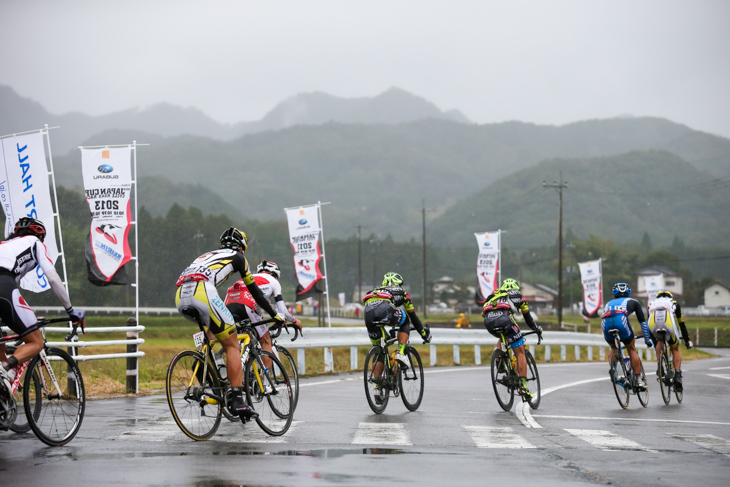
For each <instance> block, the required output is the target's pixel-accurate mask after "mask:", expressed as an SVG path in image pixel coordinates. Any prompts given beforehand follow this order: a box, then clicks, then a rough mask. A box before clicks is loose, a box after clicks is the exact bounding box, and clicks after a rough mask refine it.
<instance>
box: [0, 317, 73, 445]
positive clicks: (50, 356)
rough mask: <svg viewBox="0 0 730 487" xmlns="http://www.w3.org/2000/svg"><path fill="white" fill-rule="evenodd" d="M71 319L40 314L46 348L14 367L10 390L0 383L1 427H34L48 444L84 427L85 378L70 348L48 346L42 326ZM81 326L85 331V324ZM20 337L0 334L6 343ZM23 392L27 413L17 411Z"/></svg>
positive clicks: (60, 442) (21, 430) (20, 430)
mask: <svg viewBox="0 0 730 487" xmlns="http://www.w3.org/2000/svg"><path fill="white" fill-rule="evenodd" d="M68 321H69V319H68V318H53V319H45V318H38V327H39V328H40V329H41V330H42V332H43V349H41V351H40V353H39V354H38V355H36V356H35V357H33V358H32V359H31V360H29V361H27V362H25V363H22V364H19V365H18V366H17V367H15V378H14V380H13V383H12V384H11V390H10V391H8V390H7V389H6V388H5V386H4V385H1V384H0V427H3V428H9V429H11V430H12V431H15V432H17V433H25V432H27V431H29V430H33V433H34V434H35V435H36V437H38V439H39V440H41V441H42V442H43V443H45V444H46V445H49V446H63V445H65V444H67V443H68V442H69V441H71V440H72V439H73V438H74V437H75V436H76V433H78V431H79V429H80V428H81V422H82V421H83V419H84V412H85V410H86V394H85V389H84V381H83V378H82V376H81V370H80V369H79V366H78V363H77V362H76V360H74V358H73V357H72V356H71V355H69V354H68V352H66V351H64V350H62V349H60V348H56V347H49V346H48V344H47V343H46V337H45V329H43V327H45V326H46V325H49V324H51V323H67V322H68ZM77 329H78V326H77V325H74V326H73V327H72V330H71V332H70V333H69V334H68V335H67V336H66V341H70V340H71V339H72V338H73V337H74V336H76V335H77ZM81 330H82V332H83V331H84V325H83V324H82V325H81ZM17 340H19V337H18V336H17V335H12V336H7V337H1V338H0V342H3V343H9V342H16V341H17ZM63 378H65V379H66V380H62V379H63ZM59 379H60V380H59ZM21 382H22V385H21ZM21 393H22V404H23V410H24V415H22V414H19V413H18V401H17V399H18V398H19V397H18V395H19V394H21ZM19 418H20V420H19ZM23 418H24V419H23Z"/></svg>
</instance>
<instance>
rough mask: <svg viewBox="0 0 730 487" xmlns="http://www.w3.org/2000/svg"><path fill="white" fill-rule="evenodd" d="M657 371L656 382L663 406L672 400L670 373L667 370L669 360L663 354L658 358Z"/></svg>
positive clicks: (668, 369)
mask: <svg viewBox="0 0 730 487" xmlns="http://www.w3.org/2000/svg"><path fill="white" fill-rule="evenodd" d="M658 370H659V376H658V377H657V380H658V381H659V388H660V389H661V390H662V399H664V404H666V405H669V401H670V400H671V399H672V382H671V381H672V372H671V369H670V368H669V359H668V358H667V354H666V353H664V352H662V354H661V356H660V357H659V363H658Z"/></svg>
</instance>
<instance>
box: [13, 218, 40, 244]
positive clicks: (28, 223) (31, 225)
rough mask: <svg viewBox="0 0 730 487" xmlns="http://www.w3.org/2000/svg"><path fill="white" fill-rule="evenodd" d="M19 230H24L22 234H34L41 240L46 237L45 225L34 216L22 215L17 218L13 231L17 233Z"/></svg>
mask: <svg viewBox="0 0 730 487" xmlns="http://www.w3.org/2000/svg"><path fill="white" fill-rule="evenodd" d="M21 230H26V232H24V233H23V234H24V235H35V236H36V237H38V239H39V240H40V241H41V242H43V240H45V238H46V226H45V225H44V224H43V222H42V221H40V220H36V219H35V218H30V217H27V216H24V217H23V218H21V219H20V220H18V221H17V222H16V223H15V229H14V230H13V233H18V232H19V231H21Z"/></svg>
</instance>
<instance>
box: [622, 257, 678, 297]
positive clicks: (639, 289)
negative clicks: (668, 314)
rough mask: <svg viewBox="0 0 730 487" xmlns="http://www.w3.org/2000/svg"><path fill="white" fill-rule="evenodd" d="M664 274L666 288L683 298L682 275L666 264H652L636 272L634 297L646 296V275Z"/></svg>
mask: <svg viewBox="0 0 730 487" xmlns="http://www.w3.org/2000/svg"><path fill="white" fill-rule="evenodd" d="M659 274H662V275H663V276H664V288H665V289H666V290H667V291H670V292H671V293H672V294H673V295H674V296H675V297H677V298H681V297H682V295H683V294H684V286H683V282H682V276H680V275H679V273H678V272H677V271H675V270H672V269H670V268H668V267H664V266H658V265H657V266H651V267H646V268H644V269H641V270H640V271H639V272H637V273H636V289H635V294H632V297H636V298H643V297H646V285H645V283H644V277H649V276H656V275H659Z"/></svg>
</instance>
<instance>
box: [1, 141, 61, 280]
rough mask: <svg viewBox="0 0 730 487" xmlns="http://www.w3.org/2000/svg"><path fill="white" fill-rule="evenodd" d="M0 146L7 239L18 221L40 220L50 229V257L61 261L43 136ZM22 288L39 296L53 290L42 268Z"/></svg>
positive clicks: (47, 234)
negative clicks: (25, 219) (0, 149)
mask: <svg viewBox="0 0 730 487" xmlns="http://www.w3.org/2000/svg"><path fill="white" fill-rule="evenodd" d="M0 143H2V157H1V158H0V163H2V168H0V202H2V205H3V211H4V212H5V237H6V238H7V236H8V235H10V234H11V233H12V232H13V230H14V229H15V222H16V221H18V219H20V218H22V217H26V216H27V217H30V218H37V219H38V220H40V221H42V222H43V224H44V225H45V227H46V238H45V241H44V243H45V244H46V248H47V249H48V257H50V258H51V260H52V261H53V262H54V263H55V262H56V259H57V258H58V247H57V246H56V223H55V219H54V213H53V205H51V189H50V183H49V181H48V165H47V164H46V150H45V147H44V145H43V133H42V132H35V133H32V134H28V135H17V136H14V137H7V138H5V139H0ZM20 285H21V287H22V288H24V289H28V290H30V291H33V292H37V293H38V292H42V291H46V290H48V289H50V287H51V286H50V285H49V284H48V281H47V280H46V276H45V275H43V271H42V270H41V268H40V266H38V267H36V271H35V272H34V273H33V272H29V273H28V274H26V276H25V277H24V278H23V280H22V281H21V282H20Z"/></svg>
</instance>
